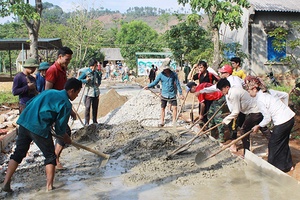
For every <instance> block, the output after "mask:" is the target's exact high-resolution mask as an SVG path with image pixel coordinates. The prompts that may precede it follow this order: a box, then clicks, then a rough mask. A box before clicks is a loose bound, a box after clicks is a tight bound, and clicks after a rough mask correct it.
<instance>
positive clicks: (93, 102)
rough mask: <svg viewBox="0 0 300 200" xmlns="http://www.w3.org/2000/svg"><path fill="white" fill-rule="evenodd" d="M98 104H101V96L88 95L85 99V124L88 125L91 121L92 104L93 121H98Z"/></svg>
mask: <svg viewBox="0 0 300 200" xmlns="http://www.w3.org/2000/svg"><path fill="white" fill-rule="evenodd" d="M98 104H99V96H98V97H89V96H86V100H85V124H86V125H88V124H89V122H90V110H91V106H92V115H93V123H98V122H97V114H98Z"/></svg>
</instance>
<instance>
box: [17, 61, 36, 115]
mask: <svg viewBox="0 0 300 200" xmlns="http://www.w3.org/2000/svg"><path fill="white" fill-rule="evenodd" d="M38 66H39V65H38V62H37V60H36V59H34V58H28V59H27V60H25V63H24V65H23V68H24V69H23V72H20V73H18V74H17V75H16V76H15V77H14V80H13V87H12V93H13V95H14V96H16V95H19V112H20V114H21V113H22V111H23V110H24V108H25V106H26V103H27V102H28V101H29V100H30V99H31V98H33V97H34V96H35V95H37V94H38V92H37V90H36V80H35V78H34V77H33V76H32V73H33V72H34V71H35V70H36V68H37V67H38Z"/></svg>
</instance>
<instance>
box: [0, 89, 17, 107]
mask: <svg viewBox="0 0 300 200" xmlns="http://www.w3.org/2000/svg"><path fill="white" fill-rule="evenodd" d="M18 101H19V97H18V96H14V95H13V94H12V93H11V92H0V105H2V104H3V103H17V102H18Z"/></svg>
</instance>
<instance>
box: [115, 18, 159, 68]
mask: <svg viewBox="0 0 300 200" xmlns="http://www.w3.org/2000/svg"><path fill="white" fill-rule="evenodd" d="M158 38H159V37H158V33H157V32H156V31H155V30H153V29H152V28H151V27H150V26H148V25H147V24H146V23H145V22H142V21H132V22H130V23H124V24H122V26H121V29H120V31H119V32H118V33H117V39H116V42H115V44H116V45H118V46H119V47H120V48H121V53H122V56H123V57H124V58H125V59H126V63H127V64H128V66H129V67H130V68H131V69H132V68H135V67H136V60H135V59H136V57H135V53H136V52H158V51H161V45H160V44H158V43H157V41H158Z"/></svg>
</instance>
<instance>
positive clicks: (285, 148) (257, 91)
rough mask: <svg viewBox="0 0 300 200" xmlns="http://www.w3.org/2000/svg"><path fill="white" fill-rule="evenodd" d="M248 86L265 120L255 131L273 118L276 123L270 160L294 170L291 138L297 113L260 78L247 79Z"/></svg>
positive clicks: (270, 140)
mask: <svg viewBox="0 0 300 200" xmlns="http://www.w3.org/2000/svg"><path fill="white" fill-rule="evenodd" d="M247 87H248V92H249V93H250V96H251V97H255V98H256V101H257V106H258V108H259V110H260V112H261V113H262V114H263V120H262V121H261V122H260V123H259V124H258V125H256V126H254V127H253V128H252V130H253V132H257V131H258V130H259V128H260V127H265V126H267V125H268V124H269V123H270V122H271V120H272V121H273V124H274V128H273V132H272V134H271V138H270V139H269V144H268V149H269V155H268V162H269V163H271V164H272V165H274V166H275V167H277V168H278V169H280V170H282V171H284V172H288V171H290V170H293V162H292V156H291V151H290V148H289V138H290V133H291V130H292V128H293V126H294V122H295V120H294V116H295V113H294V112H293V111H292V110H291V109H290V108H289V107H288V106H287V105H286V104H284V103H283V102H282V101H281V100H280V99H279V98H277V97H276V96H272V95H271V94H270V93H269V92H268V91H267V90H266V87H265V86H264V84H262V81H261V80H260V79H259V78H257V77H250V78H249V79H247Z"/></svg>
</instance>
